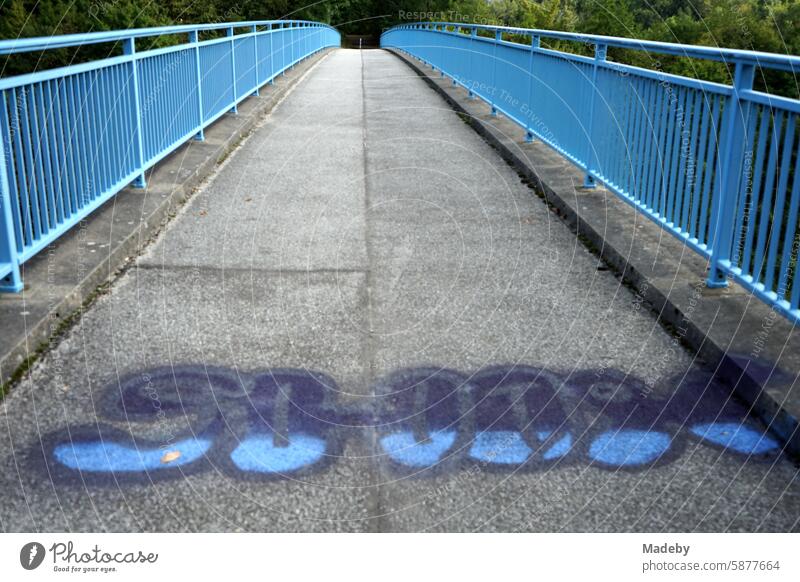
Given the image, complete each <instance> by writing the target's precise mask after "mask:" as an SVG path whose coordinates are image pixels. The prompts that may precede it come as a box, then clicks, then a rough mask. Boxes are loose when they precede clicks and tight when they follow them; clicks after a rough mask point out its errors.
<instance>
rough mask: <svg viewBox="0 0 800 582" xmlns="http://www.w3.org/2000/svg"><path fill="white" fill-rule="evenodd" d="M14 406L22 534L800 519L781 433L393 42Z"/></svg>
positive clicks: (159, 250)
mask: <svg viewBox="0 0 800 582" xmlns="http://www.w3.org/2000/svg"><path fill="white" fill-rule="evenodd" d="M653 354H657V357H653ZM523 365H524V366H530V367H532V368H522V367H520V366H523ZM498 366H502V367H498ZM514 366H517V367H516V368H514ZM164 367H166V369H167V370H171V371H174V374H175V378H176V379H177V380H176V381H172V380H167V379H165V374H166V373H165V371H164V370H165V368H164ZM443 368H445V369H449V370H452V371H453V372H446V373H445V372H443V371H441V370H440V369H443ZM487 368H488V370H487ZM533 368H535V369H533ZM287 369H290V370H287ZM308 370H313V371H318V372H321V373H324V374H326V375H327V379H324V380H321V381H320V380H315V379H314V378H313V377H311V376H310V375H309V374H308V373H307V371H308ZM479 370H484V371H483V372H480V373H478V374H477V375H476V374H475V373H476V372H478V371H479ZM507 372H510V373H511V375H508V374H507ZM206 374H208V375H209V377H210V378H211V380H208V379H206V376H205V375H206ZM259 374H260V375H259ZM426 378H427V379H428V382H427V384H426V385H427V386H428V388H427V390H422V389H418V388H415V385H417V384H425V382H424V381H423V380H424V379H426ZM431 378H433V379H434V380H435V382H433V383H432V382H431V381H430V380H431ZM520 378H522V379H521V380H520ZM209 382H210V383H211V385H212V386H211V388H212V389H209ZM320 382H322V384H320ZM334 382H335V386H334ZM548 382H549V383H550V384H549V385H548ZM531 383H533V385H534V387H533V388H529V389H528V392H525V391H524V386H526V385H530V384H531ZM323 384H324V387H322V386H323ZM434 384H435V385H434ZM176 385H178V386H179V391H178V392H179V394H177V393H176V391H175V386H176ZM520 385H521V386H523V389H522V390H520V388H519V386H520ZM275 386H278V387H279V389H278V390H276V389H275ZM548 386H549V387H548ZM515 387H516V389H515ZM287 388H288V391H290V394H289V397H288V398H284V399H283V400H284V401H283V402H281V397H280V396H277V397H276V396H275V394H276V392H281V391H283V392H284V393H285V392H287ZM506 388H508V389H506ZM453 391H455V392H456V393H457V395H458V397H457V398H456V397H450V396H448V395H449V394H450V392H453ZM465 395H466V396H465ZM317 396H319V397H320V398H321V399H322V401H318V400H316V397H317ZM440 396H441V397H442V398H443V403H438V401H437V398H439V397H440ZM700 396H702V397H700ZM287 400H288V401H289V402H287ZM120 401H122V402H123V403H124V406H120ZM465 402H466V404H464V403H465ZM462 406H463V407H464V408H463V410H464V411H465V412H464V414H460V413H459V411H460V410H462V409H461V408H459V407H462ZM3 408H4V412H3V416H2V422H3V423H4V425H5V427H6V430H3V431H0V490H2V491H3V494H2V496H0V529H4V530H33V529H42V530H99V529H108V530H114V531H116V530H178V531H182V530H213V531H216V530H259V531H261V530H267V531H272V530H372V531H375V530H380V531H394V530H421V529H431V530H474V529H478V530H533V531H543V530H567V531H573V530H588V531H597V530H603V531H605V530H623V529H625V530H681V531H683V530H762V529H763V530H780V531H788V530H797V529H798V521H797V520H798V515H799V514H800V511H799V507H800V500H799V499H798V495H800V486H798V483H797V481H796V475H797V468H796V467H795V466H794V465H793V464H791V463H790V462H789V461H787V460H786V459H785V458H783V457H782V456H780V455H778V454H774V450H773V449H774V441H772V440H771V439H770V438H769V437H765V438H760V436H758V435H760V434H761V431H762V430H763V428H762V427H760V426H759V425H758V424H757V423H756V422H755V421H753V420H747V421H745V422H744V424H743V425H742V428H738V429H737V428H736V426H735V425H736V424H739V423H740V422H741V421H742V419H743V418H744V415H745V412H746V411H745V410H744V409H743V408H741V407H740V406H739V405H737V404H735V403H733V402H732V401H730V399H729V398H728V396H727V395H726V392H725V391H724V390H723V388H721V387H719V386H717V385H716V384H715V383H714V382H710V381H708V378H707V376H706V375H705V373H704V372H703V371H702V369H701V368H700V367H699V365H698V363H697V362H695V361H694V359H693V357H692V355H691V354H689V353H688V352H686V351H684V350H683V349H682V348H681V347H679V346H678V345H677V343H676V342H675V341H674V340H673V338H671V337H670V336H669V334H668V333H667V332H665V330H664V329H663V328H662V327H660V326H659V325H658V323H657V322H656V321H655V318H654V317H652V316H651V314H649V313H647V312H646V310H645V309H644V308H643V307H642V306H641V302H640V301H638V300H637V298H636V297H634V296H633V294H632V293H631V292H630V291H629V290H628V289H627V288H625V287H623V286H622V285H621V284H620V282H619V281H618V279H616V278H615V277H614V276H613V275H612V274H611V273H609V272H607V271H606V270H605V269H604V268H602V266H601V265H599V264H598V260H597V259H596V258H595V257H594V256H593V255H592V254H591V253H590V252H589V251H587V250H586V249H585V248H584V246H583V245H582V244H581V243H580V242H579V241H578V240H577V239H576V237H575V236H574V235H573V234H572V233H571V232H570V231H569V230H568V228H567V227H566V226H564V225H563V224H562V223H561V222H560V221H559V219H558V217H557V216H555V215H554V214H553V213H551V212H550V211H549V210H548V209H547V207H546V205H545V204H543V203H542V201H540V200H539V199H537V198H536V197H535V195H534V194H533V192H532V190H530V189H529V188H528V187H527V186H526V185H525V184H523V183H521V181H520V179H519V177H518V176H517V175H516V174H515V173H514V172H513V171H512V170H511V169H510V168H509V167H508V166H507V165H506V164H505V163H504V162H503V161H502V160H501V159H500V158H499V157H498V156H497V155H496V153H495V152H494V151H493V150H492V149H491V148H490V147H489V146H487V145H486V144H485V143H484V142H483V141H482V140H481V139H480V138H479V137H478V136H477V135H476V134H475V133H473V132H472V130H471V129H470V128H469V127H468V126H467V125H465V124H464V123H463V122H462V120H461V119H459V118H458V116H456V115H455V114H454V113H452V111H450V110H449V109H448V108H447V106H446V104H445V103H444V102H443V101H441V99H440V98H439V97H438V96H437V95H436V94H434V93H433V92H432V91H431V90H430V89H429V88H427V87H426V86H425V85H424V84H423V82H422V81H421V80H419V79H418V78H417V77H416V76H415V75H414V74H412V72H411V71H410V70H409V69H408V68H407V67H406V66H405V65H404V64H402V63H401V62H400V61H399V60H398V59H396V58H395V57H393V56H392V55H390V54H388V53H386V52H383V51H363V52H359V51H348V50H337V51H335V52H333V53H332V54H331V55H330V56H328V57H327V58H326V59H324V60H323V61H322V62H321V63H320V64H319V65H318V66H316V67H315V68H314V69H313V70H312V71H311V72H310V73H309V74H308V76H307V77H306V78H305V79H304V80H303V81H301V82H300V83H299V84H298V85H297V87H296V88H295V89H294V90H293V91H292V93H291V94H290V95H289V96H288V97H287V98H286V100H285V101H284V102H283V103H282V104H281V105H280V106H279V107H278V108H277V109H276V110H275V111H274V112H273V113H272V114H271V115H270V116H269V117H268V118H267V119H266V120H265V121H264V123H263V124H262V125H261V126H260V127H259V128H258V129H257V131H256V132H255V133H254V134H253V135H252V136H251V137H250V138H249V140H248V141H247V142H245V144H244V145H243V146H242V147H241V148H240V149H239V150H238V151H236V152H235V153H234V154H233V155H232V156H231V157H230V158H229V160H228V161H227V162H226V164H225V165H224V167H222V168H221V169H220V171H219V173H218V174H217V175H216V176H215V178H214V179H213V181H212V182H210V183H209V184H208V185H207V186H206V187H204V188H203V189H202V190H201V191H200V192H198V194H197V195H196V196H195V197H194V198H193V199H192V200H191V201H190V202H189V203H188V204H187V205H186V206H185V208H184V209H182V210H181V212H180V213H179V215H178V216H177V217H176V218H175V220H174V221H173V222H172V223H170V225H169V227H168V228H167V230H166V231H165V232H164V233H163V234H162V236H161V237H160V239H159V240H158V241H157V243H156V244H155V245H153V246H152V247H151V248H150V249H149V250H148V252H147V253H146V255H145V256H143V257H141V258H140V259H139V261H138V265H137V268H135V269H133V270H131V271H129V272H128V273H126V274H125V275H123V276H122V277H121V278H120V279H119V280H118V281H117V282H116V283H115V285H114V286H113V287H112V290H111V292H110V293H109V294H108V295H107V296H105V297H103V298H101V299H100V300H99V301H97V302H96V303H95V304H94V305H93V306H92V307H91V308H90V309H89V310H88V311H87V312H86V313H85V314H84V316H83V317H82V319H81V320H80V322H79V323H78V325H77V326H76V327H74V329H72V330H71V331H70V332H69V333H68V335H67V336H66V338H65V339H64V340H63V341H62V342H61V343H60V344H59V345H58V346H57V348H56V349H55V350H53V351H52V352H51V353H50V354H48V355H47V356H46V357H45V358H43V359H42V360H41V361H40V362H39V363H38V364H37V365H36V366H35V369H34V370H33V372H32V381H31V382H26V383H24V384H23V385H21V386H20V387H18V388H16V389H15V390H14V391H13V392H12V393H11V395H10V396H9V397H8V398H7V399H6V401H5V402H4V404H3ZM184 412H185V414H184ZM173 413H174V414H173ZM98 422H99V423H100V428H99V429H98V424H97V423H98ZM709 423H716V425H715V426H713V427H712V428H711V429H710V430H711V432H707V433H705V436H706V437H708V438H706V439H705V440H703V439H701V438H700V435H702V434H704V433H703V429H701V428H698V427H706V428H705V429H704V430H709V429H708V426H709ZM273 429H275V430H276V431H278V432H279V433H282V432H283V431H286V430H288V433H289V446H282V447H275V446H273V441H272V438H271V436H270V433H271V431H272V430H273ZM518 429H522V432H521V433H520V432H519V431H518ZM520 434H522V435H523V436H522V437H520ZM131 435H133V437H131ZM476 435H482V436H476ZM131 438H133V439H135V444H136V446H137V447H138V449H139V451H140V453H135V452H134V453H132V452H131V451H135V449H134V448H133V443H132V442H131ZM565 439H566V440H565ZM714 440H716V445H715V444H714V442H712V441H714ZM71 443H72V444H71ZM720 443H723V444H725V445H727V446H725V447H723V446H720ZM753 452H754V453H758V454H757V455H751V454H750V453H753ZM203 454H205V457H203ZM195 458H197V459H198V460H195ZM526 459H527V462H524V461H525V460H526ZM111 469H114V471H113V472H112V471H111Z"/></svg>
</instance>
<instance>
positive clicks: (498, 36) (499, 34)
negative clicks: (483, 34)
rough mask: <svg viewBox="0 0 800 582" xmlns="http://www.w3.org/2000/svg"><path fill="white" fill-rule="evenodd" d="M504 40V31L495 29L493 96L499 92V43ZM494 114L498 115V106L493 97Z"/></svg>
mask: <svg viewBox="0 0 800 582" xmlns="http://www.w3.org/2000/svg"><path fill="white" fill-rule="evenodd" d="M501 40H503V32H502V31H500V30H495V31H494V46H493V47H492V97H494V95H495V93H497V85H495V83H497V45H498V44H499V43H500V41H501ZM492 115H497V107H496V105H495V102H494V98H493V99H492Z"/></svg>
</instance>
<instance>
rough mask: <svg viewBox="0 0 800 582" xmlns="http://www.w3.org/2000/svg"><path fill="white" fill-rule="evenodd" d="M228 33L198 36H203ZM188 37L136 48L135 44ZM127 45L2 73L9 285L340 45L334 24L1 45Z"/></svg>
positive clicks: (3, 45)
mask: <svg viewBox="0 0 800 582" xmlns="http://www.w3.org/2000/svg"><path fill="white" fill-rule="evenodd" d="M210 30H218V31H225V33H226V36H225V37H221V38H214V39H209V40H200V39H199V33H200V32H201V31H210ZM174 34H186V35H187V36H188V42H186V43H184V44H179V45H176V46H169V47H166V48H158V49H155V50H147V51H143V52H137V51H136V45H135V43H136V39H137V38H142V37H153V36H162V35H174ZM113 42H121V43H122V47H123V54H122V55H121V56H116V57H112V58H107V59H102V60H98V61H93V62H89V63H84V64H79V65H73V66H68V67H63V68H58V69H52V70H47V71H40V72H35V73H31V74H27V75H19V76H16V77H8V78H0V138H1V139H0V290H2V291H11V292H16V291H20V290H21V289H22V279H21V277H20V269H19V267H20V265H21V264H22V263H24V262H25V261H27V260H28V259H30V258H31V257H33V256H34V255H35V254H36V253H38V252H40V251H41V250H42V249H44V248H46V247H47V245H49V244H51V243H52V242H53V241H54V240H56V239H57V238H58V237H59V236H61V235H62V234H64V233H65V232H66V231H68V230H69V229H70V228H72V227H73V226H75V225H76V224H77V223H78V222H79V221H80V220H81V219H82V218H84V217H85V216H86V215H88V214H89V213H90V212H92V211H93V210H95V209H96V208H98V207H99V206H100V205H102V204H103V203H104V202H106V201H107V200H108V199H109V198H111V197H112V196H113V195H114V194H116V193H117V192H118V191H119V190H121V189H122V188H124V187H125V186H127V185H128V184H131V183H133V184H135V185H136V186H139V187H144V186H145V170H147V169H148V168H150V167H152V166H153V165H154V164H156V163H157V162H158V161H159V160H161V159H162V158H164V157H165V156H167V155H168V154H170V153H171V152H173V151H174V150H175V149H177V148H178V147H179V146H180V145H181V144H183V143H184V142H185V141H187V140H189V139H191V138H193V137H194V138H196V139H201V140H202V139H203V137H204V136H203V130H204V128H205V127H207V126H208V125H209V124H211V123H213V122H214V121H215V120H217V119H218V118H219V117H220V116H222V115H224V114H225V113H226V112H229V111H232V112H236V111H237V105H238V103H239V102H240V101H242V100H243V99H246V98H247V97H248V96H250V95H254V94H255V95H257V94H258V91H259V88H260V87H261V86H263V85H265V84H266V83H269V82H271V81H272V80H273V79H274V78H275V77H276V76H277V75H279V74H281V73H282V72H284V71H285V70H286V69H288V68H290V67H292V66H294V65H295V64H296V63H297V62H299V61H300V60H302V59H304V58H306V57H308V56H309V55H311V54H313V53H315V52H317V51H319V50H322V49H324V48H326V47H330V46H339V44H340V36H339V33H338V32H337V31H336V30H335V29H333V28H331V27H330V26H327V25H324V24H320V23H316V22H307V21H299V20H279V21H257V22H233V23H224V24H203V25H188V26H171V27H161V28H148V29H134V30H127V31H118V32H100V33H91V34H76V35H66V36H54V37H49V38H30V39H18V40H4V41H0V54H14V53H21V52H26V51H40V50H48V49H55V48H63V47H69V46H80V45H85V44H93V43H113Z"/></svg>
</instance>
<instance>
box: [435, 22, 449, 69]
mask: <svg viewBox="0 0 800 582" xmlns="http://www.w3.org/2000/svg"><path fill="white" fill-rule="evenodd" d="M446 30H447V27H446V26H445V25H439V26H437V27H436V32H445V31H446ZM439 41H440V42H441V43H442V44H441V49H442V50H440V51H439V59H440V60H441V62H440V63H439V73H440V75H441V77H442V78H444V69H443V68H442V67H443V66H444V42H445V37H444V36H442V37H440V39H439Z"/></svg>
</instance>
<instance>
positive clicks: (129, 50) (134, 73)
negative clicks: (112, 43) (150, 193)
mask: <svg viewBox="0 0 800 582" xmlns="http://www.w3.org/2000/svg"><path fill="white" fill-rule="evenodd" d="M122 52H123V54H125V55H128V56H130V57H131V60H130V64H131V65H130V66H131V79H132V80H133V108H134V114H135V116H136V138H135V139H136V141H135V144H136V146H135V147H136V168H137V169H138V170H139V171H140V172H139V175H138V176H137V178H136V179H135V180H134V181H133V186H134V187H135V188H144V187H145V186H146V185H147V180H146V179H145V175H144V163H145V159H144V141H143V136H142V112H141V107H140V105H139V59H138V58H137V57H136V41H135V40H134V39H133V38H126V39H125V40H123V41H122Z"/></svg>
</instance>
